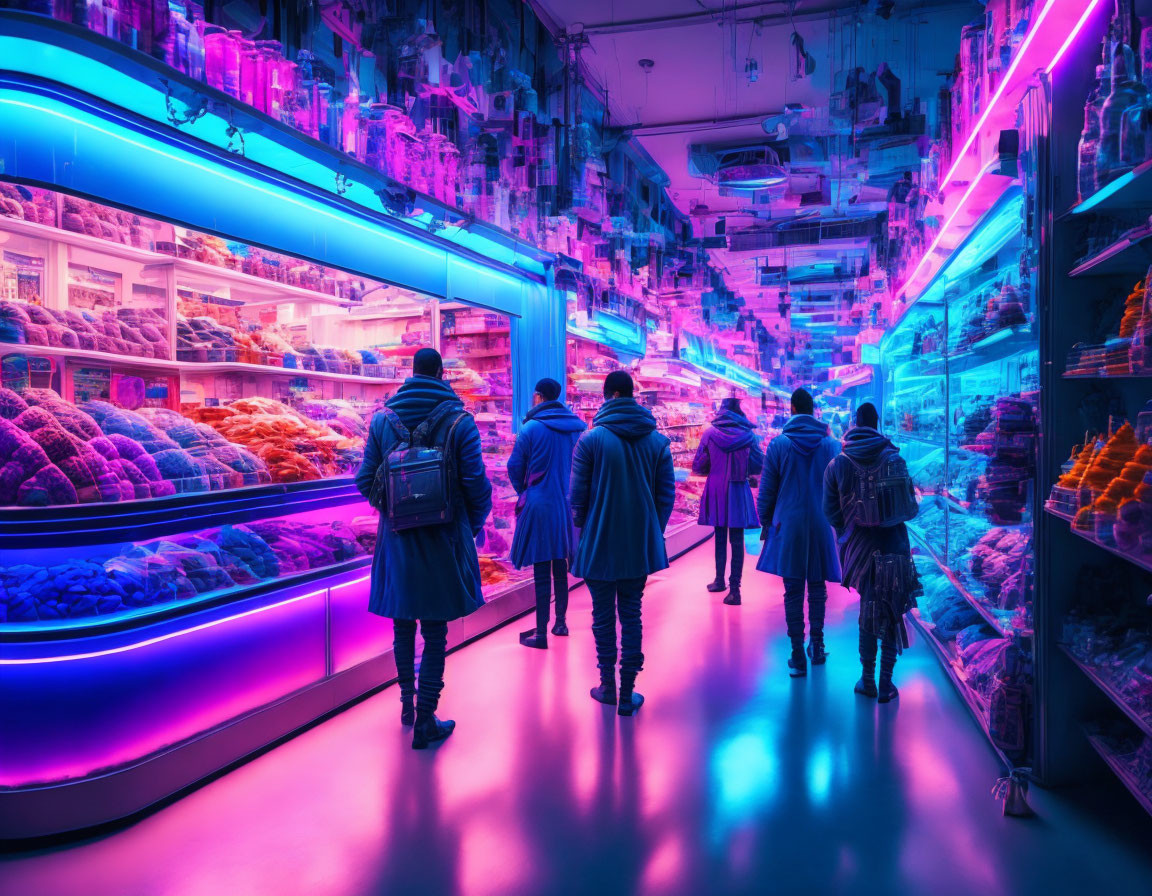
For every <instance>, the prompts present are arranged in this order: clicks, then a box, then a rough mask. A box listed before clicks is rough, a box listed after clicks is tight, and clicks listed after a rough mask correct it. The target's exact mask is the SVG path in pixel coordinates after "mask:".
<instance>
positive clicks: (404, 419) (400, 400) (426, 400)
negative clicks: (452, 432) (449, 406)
mask: <svg viewBox="0 0 1152 896" xmlns="http://www.w3.org/2000/svg"><path fill="white" fill-rule="evenodd" d="M445 401H453V402H455V403H456V404H458V405H459V406H460V407H461V409H462V408H463V407H464V402H462V401H461V400H460V396H459V395H457V394H456V393H455V392H454V391H453V390H452V387H451V386H449V385H448V384H447V383H446V382H444V380H441V379H437V378H436V377H434V376H423V375H422V374H416V375H415V376H410V377H408V379H406V380H405V381H404V385H403V386H401V387H400V388H399V389H398V390H397V392H396V394H395V395H393V396H392V397H391V398H389V399H388V401H387V402H385V404H386V406H387V407H389V408H391V409H392V410H393V411H395V412H396V416H397V417H399V418H400V422H401V423H403V424H404V425H405V426H407V427H408V428H409V429H415V428H416V427H417V426H419V425H420V424H421V423H422V422H424V419H425V418H426V417H427V416H428V415H429V414H431V413H432V412H433V411H434V410H435V409H436V408H437V407H438V406H439V405H441V404H443V403H444V402H445Z"/></svg>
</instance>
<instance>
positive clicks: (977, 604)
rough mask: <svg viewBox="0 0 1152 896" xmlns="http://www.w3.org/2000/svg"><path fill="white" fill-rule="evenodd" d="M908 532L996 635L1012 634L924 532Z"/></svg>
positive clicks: (1008, 636)
mask: <svg viewBox="0 0 1152 896" xmlns="http://www.w3.org/2000/svg"><path fill="white" fill-rule="evenodd" d="M909 532H911V533H912V536H913V538H915V539H916V541H918V542H919V543H920V545H921V547H923V548H924V551H925V553H926V554H927V555H928V557H929V558H930V559H931V560H932V562H933V563H935V564H936V568H937V569H939V570H940V573H941V574H942V575H943V576H944V578H946V579H947V580H948V581H949V583H950V584H951V585H952V587H953V588H955V589H956V592H957V593H958V594H959V595H960V596H961V597H962V598H964V600H966V601H967V602H968V603H969V604H970V605H971V607H972V609H973V610H975V611H976V612H977V613H979V614H980V618H981V619H983V620H984V621H985V622H986V623H988V625H990V626H991V627H992V629H993V630H994V631H995V632H996V633H997V634H998V635H1000V637H1002V638H1010V637H1012V636H1013V634H1014V629H1011V628H1009V627H1008V626H1005V625H1004V623H1003V621H1001V620H1000V619H998V618H997V617H996V615H995V614H994V613H993V612H992V611H991V610H990V609H989V608H988V605H987V604H985V603H984V602H983V601H981V600H980V599H979V598H977V597H976V595H974V594H973V593H972V592H971V591H969V590H968V586H967V585H965V584H964V583H963V582H962V581H961V580H960V577H959V576H958V575H956V573H955V572H953V571H952V570H951V569H949V568H948V566H947V564H945V563H944V561H943V560H941V559H940V557H939V556H937V554H936V552H935V551H934V550H933V549H932V547H931V545H929V544H928V540H927V539H926V538H925V537H924V533H923V532H921V531H920V530H919V529H909Z"/></svg>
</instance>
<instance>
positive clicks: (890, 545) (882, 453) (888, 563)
mask: <svg viewBox="0 0 1152 896" xmlns="http://www.w3.org/2000/svg"><path fill="white" fill-rule="evenodd" d="M879 425H880V417H879V414H877V412H876V408H875V406H874V405H872V404H870V403H865V404H862V405H860V407H859V409H858V410H857V411H856V425H855V426H854V427H852V428H851V429H850V430H848V432H847V433H845V434H844V447H843V452H842V453H841V454H840V455H839V456H838V457H836V458H835V459H833V461H832V462H831V463H830V464H829V465H828V469H827V470H826V471H825V473H824V513H825V515H826V516H827V518H828V521H829V522H830V523H831V524H832V527H833V528H834V529H835V530H836V534H837V536H838V538H837V541H838V544H839V546H840V562H841V564H842V565H843V569H844V584H845V585H847V586H849V587H850V588H855V589H856V591H857V592H858V593H859V594H860V666H861V669H862V674H861V676H860V680H859V681H858V682H857V683H856V689H855V690H856V693H857V694H861V695H863V696H865V697H872V698H879V701H880V702H881V703H889V702H891V701H893V700H895V699H896V698H897V697H898V696H899V691H898V690H897V689H896V686H895V685H894V684H892V672H893V670H894V669H895V667H896V657H897V656H898V655H899V654H900V652H901V651H902V650H903V648H905V647H907V646H908V629H907V627H906V625H905V623H904V614H905V613H907V612H908V611H909V610H910V609H912V608H913V607H914V606H916V596H917V595H918V594H920V593H921V589H920V583H919V579H918V577H917V575H916V567H915V566H913V564H912V545H911V543H910V542H909V541H908V528H907V526H905V525H904V522H905V520H907V519H911V518H912V517H913V516H914V515H915V513H916V494H915V489H914V487H913V485H912V479H911V477H909V476H908V475H907V467H905V466H904V462H903V460H902V459H901V458H900V450H899V449H898V448H897V447H896V446H895V445H893V444H892V443H891V442H890V441H889V440H888V439H887V438H885V437H884V436H883V435H882V434H881V433H880V431H879ZM872 471H876V472H877V473H882V479H883V481H884V482H885V483H888V484H889V487H890V488H900V489H902V491H903V495H897V496H896V497H897V498H898V499H899V498H902V500H892V499H889V500H885V501H884V502H883V504H884V505H885V508H901V507H902V508H903V512H897V513H895V514H894V515H893V517H892V518H891V519H883V518H882V516H883V512H884V508H878V509H877V510H876V511H875V512H870V513H862V512H861V497H860V489H859V487H858V486H859V483H860V478H861V476H864V475H867V474H869V473H870V472H872ZM901 473H902V475H901ZM889 512H891V511H889ZM862 517H867V518H862ZM877 641H879V642H880V683H879V685H877V683H876V643H877Z"/></svg>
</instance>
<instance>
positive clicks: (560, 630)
mask: <svg viewBox="0 0 1152 896" xmlns="http://www.w3.org/2000/svg"><path fill="white" fill-rule="evenodd" d="M552 634H554V635H559V636H560V637H562V638H566V637H568V623H567V621H565V619H564V617H563V616H557V617H556V624H555V625H554V626H552Z"/></svg>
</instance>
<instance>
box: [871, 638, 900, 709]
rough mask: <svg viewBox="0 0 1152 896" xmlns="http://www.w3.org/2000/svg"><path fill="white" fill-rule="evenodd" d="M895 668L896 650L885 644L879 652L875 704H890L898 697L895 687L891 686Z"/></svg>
mask: <svg viewBox="0 0 1152 896" xmlns="http://www.w3.org/2000/svg"><path fill="white" fill-rule="evenodd" d="M895 668H896V648H895V647H889V646H888V645H887V644H883V645H881V650H880V684H879V686H878V687H877V689H876V690H877V694H878V697H877V702H879V703H891V702H892V701H893V700H895V699H897V698H898V697H899V696H900V692H899V691H898V690H896V685H894V684H892V672H893V670H894V669H895Z"/></svg>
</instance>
